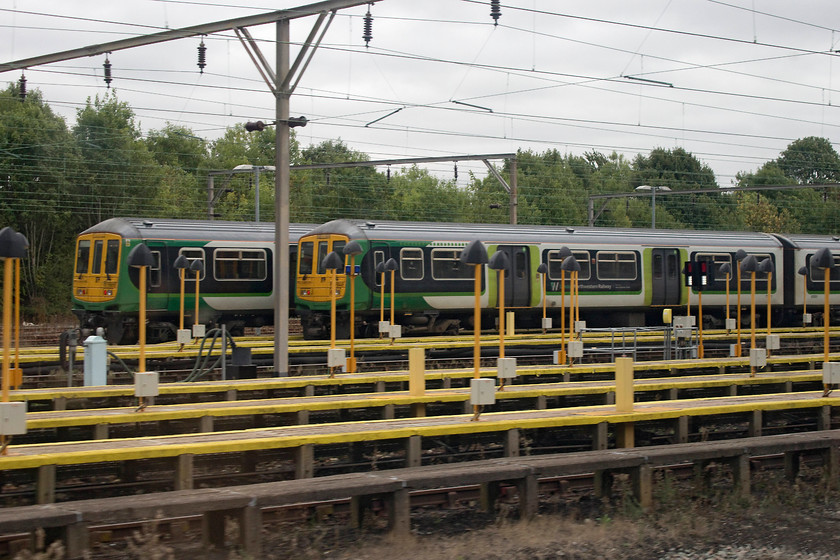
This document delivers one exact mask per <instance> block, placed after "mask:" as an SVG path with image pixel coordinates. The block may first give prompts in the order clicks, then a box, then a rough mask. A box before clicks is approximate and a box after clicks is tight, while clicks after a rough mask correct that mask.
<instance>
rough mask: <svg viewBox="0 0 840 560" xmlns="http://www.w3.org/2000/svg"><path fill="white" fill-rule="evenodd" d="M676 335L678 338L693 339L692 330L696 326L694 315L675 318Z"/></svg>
mask: <svg viewBox="0 0 840 560" xmlns="http://www.w3.org/2000/svg"><path fill="white" fill-rule="evenodd" d="M673 325H674V335H675V336H676V337H677V338H691V328H692V327H693V326H694V315H680V316H679V317H674V322H673Z"/></svg>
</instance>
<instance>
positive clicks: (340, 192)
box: [292, 140, 392, 222]
mask: <svg viewBox="0 0 840 560" xmlns="http://www.w3.org/2000/svg"><path fill="white" fill-rule="evenodd" d="M368 159H370V158H369V157H368V155H367V154H365V153H362V152H357V151H355V150H351V149H350V148H349V147H347V145H346V144H344V143H343V142H342V141H341V140H326V141H324V142H321V143H320V144H317V145H314V146H309V147H308V148H304V149H303V150H302V151H301V153H300V160H299V163H301V164H316V163H343V162H351V161H367V160H368ZM295 187H296V188H295V190H294V197H293V201H292V211H293V212H294V213H295V214H296V215H297V216H299V217H300V218H301V219H302V221H313V222H323V221H327V220H332V219H336V218H370V217H379V218H384V217H388V216H389V215H391V211H392V209H391V207H390V201H391V194H392V186H391V184H390V182H389V181H388V180H387V179H386V178H385V177H384V176H383V175H382V174H381V173H378V172H377V171H376V169H375V168H374V167H366V166H365V167H346V168H324V169H310V170H302V171H296V172H295Z"/></svg>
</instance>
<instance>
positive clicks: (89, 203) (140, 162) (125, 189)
mask: <svg viewBox="0 0 840 560" xmlns="http://www.w3.org/2000/svg"><path fill="white" fill-rule="evenodd" d="M73 135H74V137H75V138H76V143H77V145H78V148H79V151H80V152H81V155H82V160H83V171H82V173H81V176H80V177H79V180H80V181H81V185H79V190H80V191H81V192H80V195H81V196H82V198H83V199H84V200H85V208H84V210H83V211H82V212H81V214H82V215H83V216H84V222H85V223H86V224H87V225H91V224H94V223H97V222H99V221H101V220H103V219H105V218H109V217H111V216H120V215H122V216H126V215H128V216H132V215H140V214H143V213H144V212H145V211H147V209H149V208H154V206H155V200H156V198H157V186H158V182H159V179H160V166H159V165H158V164H157V163H156V162H155V160H154V158H153V157H152V154H151V153H150V152H149V149H148V147H147V145H146V143H145V142H144V141H143V140H142V139H141V137H140V136H141V134H140V129H139V127H138V126H137V124H136V123H135V119H134V112H133V111H132V110H131V108H130V107H129V106H128V104H127V103H125V102H121V101H119V99H117V94H116V92H114V91H113V90H112V91H111V92H110V93H106V94H105V95H104V96H103V97H102V98H100V97H99V96H98V95H97V96H96V97H95V98H94V99H93V100H91V99H90V98H88V100H87V103H86V105H85V107H83V108H82V109H79V110H78V112H77V115H76V126H75V127H73Z"/></svg>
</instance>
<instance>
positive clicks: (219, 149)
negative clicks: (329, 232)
mask: <svg viewBox="0 0 840 560" xmlns="http://www.w3.org/2000/svg"><path fill="white" fill-rule="evenodd" d="M275 140H276V130H275V128H274V127H266V128H265V129H263V130H259V131H254V132H248V131H246V130H245V128H244V126H243V125H242V124H237V125H236V126H232V127H230V128H228V129H227V130H225V134H224V135H223V136H222V137H221V138H219V139H218V140H216V141H215V142H213V143H212V144H211V145H210V154H209V157H208V159H207V160H206V161H205V163H204V164H203V166H202V167H201V169H202V171H205V172H206V171H211V170H214V171H222V170H231V169H233V168H234V167H236V166H237V165H259V166H273V165H274V164H275V159H274V154H275V148H274V146H275ZM299 157H300V155H299V151H298V143H297V140H296V138H295V134H294V131H292V134H291V142H290V146H289V158H290V161H291V162H292V163H294V162H295V161H296V160H297V159H299ZM260 179H261V180H260V217H261V219H263V220H265V221H272V220H274V175H272V174H269V173H266V174H265V180H263V177H262V176H261V177H260ZM294 180H295V178H294V177H292V186H291V191H290V197H291V198H292V199H293V198H294V191H295V187H294ZM216 189H217V190H218V189H227V191H226V192H225V194H223V195H222V196H220V197H219V199H218V204H217V205H216V207H215V211H216V213H218V214H219V215H220V216H221V217H222V219H225V220H252V219H253V217H254V205H255V202H256V196H255V191H254V175H253V174H251V173H240V174H236V175H232V176H231V177H230V178H228V179H220V178H218V177H217V179H216ZM292 220H293V221H294V220H296V217H295V216H294V215H293V212H292Z"/></svg>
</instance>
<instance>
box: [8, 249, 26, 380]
mask: <svg viewBox="0 0 840 560" xmlns="http://www.w3.org/2000/svg"><path fill="white" fill-rule="evenodd" d="M13 371H14V375H13V376H12V377H13V378H12V379H10V380H9V383H10V384H11V385H14V387H15V389H17V388H19V387H20V385H21V383H23V371H22V370H21V369H20V259H15V369H14V370H13Z"/></svg>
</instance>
